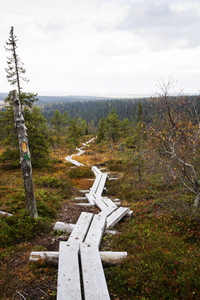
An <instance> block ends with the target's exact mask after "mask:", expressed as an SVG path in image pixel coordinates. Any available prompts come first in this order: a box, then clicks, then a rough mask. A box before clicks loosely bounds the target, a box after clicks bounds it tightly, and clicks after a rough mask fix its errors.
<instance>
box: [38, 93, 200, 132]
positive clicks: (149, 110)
mask: <svg viewBox="0 0 200 300" xmlns="http://www.w3.org/2000/svg"><path fill="white" fill-rule="evenodd" d="M74 98H75V97H72V98H71V100H69V99H70V97H69V98H68V101H61V102H56V101H50V102H48V101H41V100H39V101H38V102H37V105H38V106H39V107H40V108H41V112H42V114H43V115H44V117H45V119H46V120H47V121H48V123H50V120H51V118H52V117H53V115H54V113H55V110H56V109H57V110H58V111H59V112H60V113H61V114H63V113H64V112H65V111H67V113H68V115H69V117H70V118H76V119H78V118H81V119H82V120H86V122H87V123H89V122H90V121H91V120H93V121H94V124H95V127H97V126H98V124H99V121H100V118H103V119H105V118H106V117H107V115H108V113H109V112H110V111H111V109H112V108H114V109H115V112H116V114H117V115H118V116H119V118H120V120H123V119H124V118H128V119H129V120H130V121H131V123H132V124H134V123H135V122H136V119H137V115H138V104H139V102H140V101H141V102H142V106H143V116H144V121H145V123H146V124H147V123H149V122H151V120H152V119H153V118H154V117H155V114H156V112H155V111H156V100H155V98H136V99H103V100H102V98H100V99H98V98H95V97H94V98H92V97H91V98H87V97H85V98H84V99H83V98H81V97H77V98H76V99H74ZM183 98H185V97H183ZM52 100H53V97H52ZM197 100H198V97H196V96H188V97H187V99H186V101H185V110H186V111H187V108H191V107H192V105H193V104H194V102H195V103H196V104H195V105H196V106H197V109H198V110H200V103H199V101H197ZM188 111H189V110H188Z"/></svg>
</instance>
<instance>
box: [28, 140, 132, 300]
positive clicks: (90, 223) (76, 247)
mask: <svg viewBox="0 0 200 300" xmlns="http://www.w3.org/2000/svg"><path fill="white" fill-rule="evenodd" d="M92 140H93V139H92ZM92 140H90V141H88V142H87V143H85V144H84V146H85V145H86V144H89V143H90V142H91V141H92ZM82 148H83V147H82ZM82 148H81V149H77V150H78V151H79V153H78V155H81V154H82V153H83V152H84V151H83V150H82ZM66 160H67V161H69V162H71V163H73V164H75V165H76V166H80V165H82V164H80V163H78V164H77V161H75V160H73V159H72V155H71V156H68V157H67V158H66ZM92 171H93V172H94V174H95V180H94V183H93V185H92V187H91V188H90V191H89V193H86V194H85V197H86V199H87V200H88V202H89V203H90V204H91V205H96V206H97V207H99V209H100V210H101V212H100V213H99V214H93V213H88V212H82V213H81V215H80V217H79V219H78V221H77V223H76V224H75V225H74V224H67V223H62V222H57V223H56V224H55V226H54V230H62V231H68V232H71V234H70V236H69V238H68V240H67V241H66V242H65V241H61V242H60V244H59V253H58V252H54V253H53V252H51V253H48V252H46V253H39V252H38V253H37V252H32V253H31V255H30V260H32V261H34V260H37V259H38V258H39V257H51V258H52V259H55V260H56V261H57V260H58V284H57V300H64V299H67V300H75V299H80V300H83V299H84V300H97V299H98V300H109V299H110V296H109V291H108V288H107V283H106V279H105V275H104V270H103V265H102V261H101V260H102V257H103V255H102V253H101V254H100V251H99V247H100V243H101V239H102V236H103V234H104V232H105V230H106V229H108V228H111V227H113V226H114V225H115V224H116V223H117V222H119V221H120V220H121V219H122V218H123V217H124V216H125V215H127V214H131V212H130V210H129V208H125V207H118V206H117V205H116V204H115V203H114V202H113V201H112V200H111V199H109V198H108V197H104V196H102V194H103V190H104V186H105V182H106V179H107V173H102V172H101V171H100V170H99V169H98V168H97V167H95V166H93V167H92ZM110 254H111V255H110V256H112V253H110ZM113 255H114V253H113ZM118 255H120V254H119V253H118ZM126 255H127V253H126V252H122V253H121V256H120V257H121V258H124V257H126ZM118 257H119V256H118Z"/></svg>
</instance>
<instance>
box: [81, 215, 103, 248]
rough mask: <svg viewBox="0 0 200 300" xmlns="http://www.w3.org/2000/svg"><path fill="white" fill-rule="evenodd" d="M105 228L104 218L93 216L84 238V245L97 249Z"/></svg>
mask: <svg viewBox="0 0 200 300" xmlns="http://www.w3.org/2000/svg"><path fill="white" fill-rule="evenodd" d="M105 227H106V218H105V217H104V216H99V215H94V218H93V220H92V223H91V225H90V228H89V231H88V233H87V236H86V238H85V243H88V245H89V244H90V245H95V246H97V247H99V245H100V243H101V239H102V235H103V233H104V230H105Z"/></svg>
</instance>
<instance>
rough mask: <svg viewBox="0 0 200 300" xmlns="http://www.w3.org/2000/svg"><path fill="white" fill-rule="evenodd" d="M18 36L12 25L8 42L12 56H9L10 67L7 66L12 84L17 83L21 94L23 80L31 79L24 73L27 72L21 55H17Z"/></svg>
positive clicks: (7, 49) (8, 49) (9, 80)
mask: <svg viewBox="0 0 200 300" xmlns="http://www.w3.org/2000/svg"><path fill="white" fill-rule="evenodd" d="M17 41H18V39H17V36H16V35H15V34H14V27H11V30H10V35H9V39H8V42H6V46H5V49H6V51H10V52H11V57H7V64H8V68H6V69H5V70H6V73H7V76H6V77H7V79H8V82H9V83H10V84H11V85H17V88H18V94H19V95H20V94H21V89H22V88H21V80H23V81H26V82H28V81H29V80H28V79H27V78H25V77H24V76H23V75H24V74H25V73H26V70H25V68H24V67H23V65H24V64H23V63H22V62H21V59H20V57H19V56H18V55H17V52H16V49H17Z"/></svg>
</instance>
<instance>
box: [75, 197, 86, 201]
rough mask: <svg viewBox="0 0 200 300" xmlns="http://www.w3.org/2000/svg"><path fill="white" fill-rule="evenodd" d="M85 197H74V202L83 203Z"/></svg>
mask: <svg viewBox="0 0 200 300" xmlns="http://www.w3.org/2000/svg"><path fill="white" fill-rule="evenodd" d="M86 199H87V198H86V197H75V201H83V200H86Z"/></svg>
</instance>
